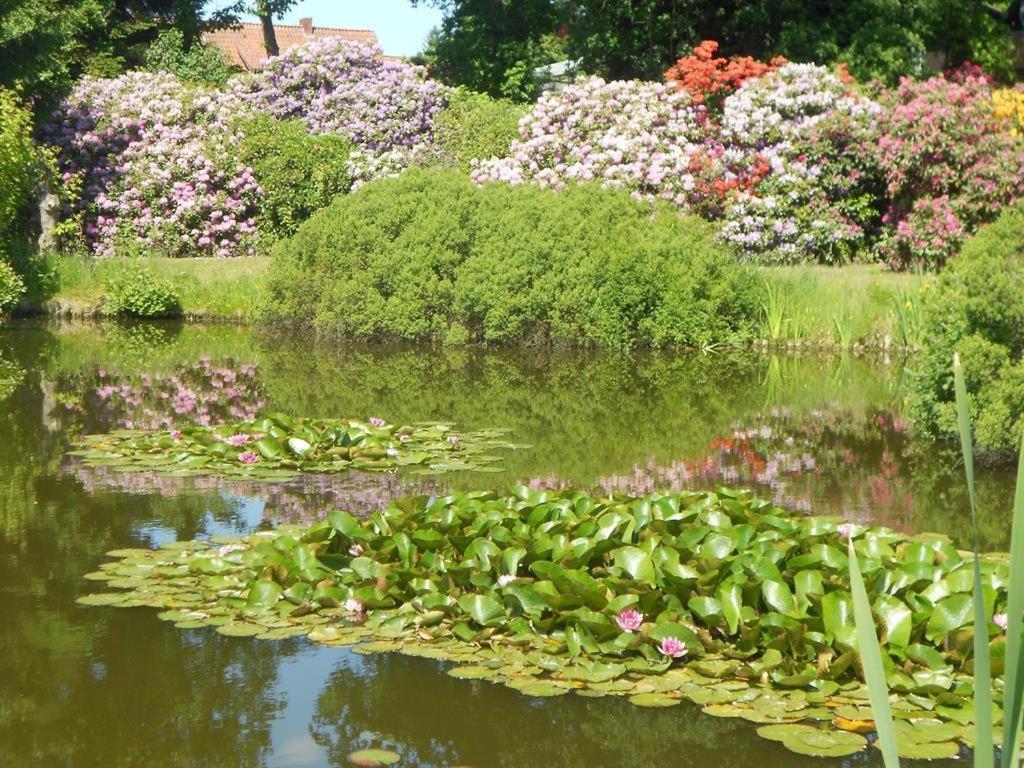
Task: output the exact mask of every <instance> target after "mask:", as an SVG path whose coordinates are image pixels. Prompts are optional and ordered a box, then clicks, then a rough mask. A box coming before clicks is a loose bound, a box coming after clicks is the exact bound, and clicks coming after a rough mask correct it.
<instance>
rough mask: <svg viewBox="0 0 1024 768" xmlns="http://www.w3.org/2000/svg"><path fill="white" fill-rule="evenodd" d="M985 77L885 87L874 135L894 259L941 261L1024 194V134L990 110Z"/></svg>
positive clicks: (885, 246)
mask: <svg viewBox="0 0 1024 768" xmlns="http://www.w3.org/2000/svg"><path fill="white" fill-rule="evenodd" d="M991 100H992V90H991V84H990V82H989V81H988V79H987V78H985V77H979V76H976V75H974V74H960V75H959V76H957V77H955V78H953V79H952V80H951V79H947V78H943V77H933V78H931V79H929V80H926V81H924V82H915V81H911V80H904V81H903V82H902V83H901V84H900V86H899V87H898V88H897V89H896V90H895V91H894V92H892V93H890V94H888V101H887V103H886V107H887V109H886V119H885V120H884V121H883V122H882V124H881V127H882V131H881V135H880V137H879V140H878V142H877V145H876V146H877V157H878V163H879V166H880V167H881V168H882V169H883V172H884V175H885V180H886V199H887V210H886V213H885V222H886V223H887V224H888V225H889V229H888V230H887V232H886V235H885V237H884V239H883V242H882V254H883V256H885V257H886V258H887V259H888V260H889V261H890V263H891V264H892V265H893V266H895V267H906V266H909V265H915V264H917V265H920V264H924V265H935V266H941V265H942V264H943V263H944V262H945V261H946V259H947V258H948V257H949V256H951V255H952V254H953V253H955V252H956V251H957V250H958V249H959V247H960V244H961V242H962V241H963V239H964V237H966V236H967V235H969V234H971V233H972V232H974V231H976V230H977V228H978V227H979V226H980V225H982V224H985V223H988V222H990V221H993V220H994V219H995V218H996V217H997V216H998V215H999V211H1000V210H1001V209H1002V208H1003V207H1005V206H1006V205H1008V204H1010V203H1012V202H1014V201H1016V200H1019V199H1020V198H1021V197H1024V138H1022V137H1021V136H1019V135H1018V134H1017V132H1016V131H1015V130H1014V128H1015V125H1014V123H1013V122H1012V119H1011V118H1010V117H1002V116H1000V115H997V114H995V113H994V112H993V110H992V101H991Z"/></svg>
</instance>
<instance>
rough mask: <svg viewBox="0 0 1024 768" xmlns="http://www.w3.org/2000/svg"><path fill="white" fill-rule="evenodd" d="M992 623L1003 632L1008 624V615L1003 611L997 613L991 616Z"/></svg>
mask: <svg viewBox="0 0 1024 768" xmlns="http://www.w3.org/2000/svg"><path fill="white" fill-rule="evenodd" d="M992 623H993V624H995V625H996V626H997V627H999V628H1000V629H1001V630H1003V632H1005V631H1006V628H1007V627H1009V626H1010V617H1009V616H1007V615H1006V614H1005V613H997V614H996V615H995V616H993V617H992Z"/></svg>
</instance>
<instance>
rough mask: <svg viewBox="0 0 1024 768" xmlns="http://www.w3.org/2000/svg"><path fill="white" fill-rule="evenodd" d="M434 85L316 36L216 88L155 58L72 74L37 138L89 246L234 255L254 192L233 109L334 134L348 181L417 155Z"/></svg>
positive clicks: (253, 237)
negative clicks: (341, 140)
mask: <svg viewBox="0 0 1024 768" xmlns="http://www.w3.org/2000/svg"><path fill="white" fill-rule="evenodd" d="M446 93H447V90H446V89H445V88H444V87H443V86H442V85H440V84H439V83H436V82H434V81H432V80H429V79H427V78H426V77H425V76H424V73H423V71H422V70H421V69H419V68H416V67H413V66H412V65H409V64H406V63H404V62H397V61H390V60H385V59H384V58H383V57H382V56H381V52H380V49H379V48H376V47H368V46H363V45H359V44H356V43H351V42H348V41H343V40H324V41H319V42H316V43H313V44H310V45H308V46H304V47H299V48H296V49H293V50H292V51H291V52H290V53H288V54H287V55H285V56H282V57H278V58H274V59H270V60H269V61H268V62H267V64H266V65H265V67H264V69H263V70H261V71H259V72H257V73H255V74H254V75H252V76H246V77H241V78H237V79H235V80H233V81H231V82H230V83H229V84H228V85H227V87H226V88H225V89H223V90H220V91H216V90H206V89H202V88H199V87H197V86H191V85H186V84H184V83H182V82H181V81H179V80H178V79H177V78H175V77H174V76H173V75H171V74H169V73H166V72H160V73H149V72H130V73H127V74H125V75H122V76H120V77H117V78H113V79H101V78H84V79H83V80H81V81H80V82H79V83H78V85H77V86H76V88H75V89H74V90H73V92H72V93H71V94H70V96H69V97H68V98H67V99H66V100H65V101H64V102H63V104H62V105H61V106H60V108H59V109H58V110H57V111H56V112H55V113H54V114H53V119H52V121H51V122H50V124H49V125H47V126H45V127H44V129H43V139H44V141H45V142H46V143H48V144H50V145H52V146H55V147H56V148H57V149H58V150H59V157H58V159H59V164H60V167H61V171H62V173H63V178H64V182H65V186H66V189H65V194H64V197H65V198H66V199H67V200H68V205H69V209H70V210H69V213H73V214H74V215H75V216H76V217H77V219H78V221H79V223H80V227H81V234H82V236H83V237H84V239H85V241H86V243H87V244H88V246H89V247H90V248H91V249H92V251H93V252H94V253H96V254H97V255H100V256H113V255H129V254H133V253H141V252H146V253H160V254H164V255H168V256H220V257H229V256H240V255H247V254H252V253H254V252H255V248H256V247H257V244H258V240H259V232H258V231H257V225H256V221H257V217H258V216H257V214H258V212H259V206H260V204H261V200H262V198H263V195H262V192H261V190H260V187H259V184H258V183H257V180H256V178H255V176H254V174H253V170H252V169H251V168H249V167H248V166H246V165H244V164H242V163H240V162H238V160H237V154H238V145H239V143H240V141H241V139H242V131H243V130H244V128H243V126H244V122H243V121H242V120H239V118H244V117H247V116H252V115H253V114H255V113H260V112H269V113H270V114H271V115H273V116H276V117H282V118H289V117H297V118H300V119H302V120H303V121H304V122H305V124H306V125H307V126H308V128H309V130H310V131H311V132H312V133H315V134H330V133H337V134H341V135H343V136H344V137H346V138H347V139H348V140H349V141H350V142H351V143H352V144H353V146H354V148H355V151H353V153H352V155H351V157H350V166H351V167H350V168H349V174H350V176H351V177H352V179H353V180H354V182H355V185H358V184H359V183H362V182H365V181H368V180H371V179H374V178H380V177H382V176H388V175H393V174H395V173H397V172H399V171H401V170H402V169H403V168H405V167H406V166H407V165H409V164H410V163H411V162H412V161H413V160H415V159H416V158H418V157H423V156H426V155H427V153H428V152H429V145H430V140H431V136H432V130H433V120H434V117H435V115H436V114H437V112H438V111H439V110H440V109H441V108H442V107H443V106H444V99H445V97H446Z"/></svg>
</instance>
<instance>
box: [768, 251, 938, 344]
mask: <svg viewBox="0 0 1024 768" xmlns="http://www.w3.org/2000/svg"><path fill="white" fill-rule="evenodd" d="M760 271H761V275H762V277H763V279H764V282H765V295H764V300H763V301H764V303H763V307H762V315H763V317H762V327H761V343H762V344H766V345H769V346H779V347H798V348H799V347H812V348H813V347H842V348H856V347H858V346H860V347H867V348H872V349H889V348H916V347H917V346H919V344H920V333H921V318H920V296H921V291H922V290H927V289H926V288H925V286H926V285H927V284H928V282H929V280H930V277H929V276H927V275H920V274H912V273H908V272H892V271H891V270H889V269H886V268H885V267H882V266H880V265H875V264H857V265H852V266H847V267H823V266H817V265H801V266H795V267H764V268H762V269H761V270H760Z"/></svg>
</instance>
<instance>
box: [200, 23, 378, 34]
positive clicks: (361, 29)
mask: <svg viewBox="0 0 1024 768" xmlns="http://www.w3.org/2000/svg"><path fill="white" fill-rule="evenodd" d="M238 26H242V27H245V26H249V27H259V26H261V24H260V22H258V21H240V22H238ZM282 28H287V29H302V28H303V27H302V25H301V24H278V23H276V22H275V23H274V29H282ZM232 29H237V27H235V26H234V25H232V26H230V27H221V28H220V29H216V30H213V31H214V32H230V31H231V30H232ZM313 29H319V30H323V29H332V30H336V31H338V32H370V33H373V34H376V31H375V30H373V29H369V28H368V27H325V26H322V25H320V24H314V25H313Z"/></svg>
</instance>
